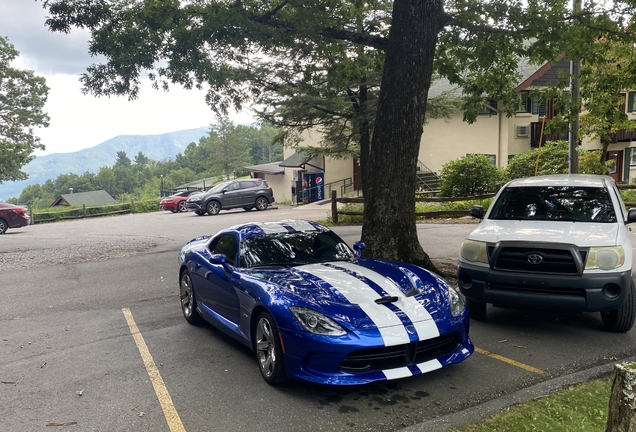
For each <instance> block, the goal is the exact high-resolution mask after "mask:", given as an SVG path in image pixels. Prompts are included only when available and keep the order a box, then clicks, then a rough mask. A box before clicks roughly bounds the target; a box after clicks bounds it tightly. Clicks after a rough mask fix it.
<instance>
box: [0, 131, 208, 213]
mask: <svg viewBox="0 0 636 432" xmlns="http://www.w3.org/2000/svg"><path fill="white" fill-rule="evenodd" d="M208 130H209V128H208V127H201V128H197V129H188V130H182V131H177V132H170V133H165V134H161V135H119V136H116V137H115V138H111V139H109V140H108V141H105V142H103V143H101V144H98V145H96V146H94V147H89V148H86V149H83V150H79V151H76V152H72V153H54V154H50V155H45V156H38V157H36V158H35V159H34V160H33V161H31V163H29V164H28V165H26V166H25V167H24V169H23V171H24V172H26V173H28V174H29V178H28V179H27V180H23V181H17V182H6V183H3V184H0V200H2V201H4V200H6V199H8V198H10V197H18V196H20V193H21V192H22V189H24V188H25V187H26V186H28V185H31V184H35V183H39V184H44V182H46V181H47V180H48V179H52V180H53V179H55V178H56V177H57V176H58V175H60V174H68V173H75V174H78V175H81V174H83V173H85V172H86V171H89V172H93V173H97V172H98V171H99V169H100V168H101V167H103V166H112V165H113V164H114V163H115V160H116V158H117V152H118V151H125V152H126V154H127V155H128V157H129V158H130V159H131V160H133V158H134V157H135V155H137V153H139V152H142V153H143V154H145V155H146V156H147V157H148V158H150V159H153V160H163V159H172V158H174V157H175V156H176V155H177V154H178V153H183V151H184V150H185V148H186V147H187V146H188V144H190V143H191V142H199V138H201V137H202V136H205V135H207V132H208Z"/></svg>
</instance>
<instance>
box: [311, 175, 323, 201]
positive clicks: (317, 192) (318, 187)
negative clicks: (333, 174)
mask: <svg viewBox="0 0 636 432" xmlns="http://www.w3.org/2000/svg"><path fill="white" fill-rule="evenodd" d="M312 176H313V185H314V187H313V189H312V190H313V199H312V201H321V200H324V199H325V173H314V174H312Z"/></svg>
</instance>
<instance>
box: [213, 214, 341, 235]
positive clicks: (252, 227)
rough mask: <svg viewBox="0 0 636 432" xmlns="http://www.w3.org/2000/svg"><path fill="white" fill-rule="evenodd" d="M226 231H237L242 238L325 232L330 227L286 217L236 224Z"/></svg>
mask: <svg viewBox="0 0 636 432" xmlns="http://www.w3.org/2000/svg"><path fill="white" fill-rule="evenodd" d="M225 231H236V232H238V233H239V235H240V236H241V238H249V237H262V236H264V235H270V234H280V233H294V232H319V231H320V232H324V231H329V228H327V227H326V226H324V225H321V224H319V223H316V222H313V221H308V220H302V219H286V220H281V221H278V222H250V223H246V224H241V225H235V226H233V227H230V228H228V229H227V230H225Z"/></svg>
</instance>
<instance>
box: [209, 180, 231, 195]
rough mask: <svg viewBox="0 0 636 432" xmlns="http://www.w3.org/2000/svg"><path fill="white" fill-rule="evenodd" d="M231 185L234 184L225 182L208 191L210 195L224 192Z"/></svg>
mask: <svg viewBox="0 0 636 432" xmlns="http://www.w3.org/2000/svg"><path fill="white" fill-rule="evenodd" d="M231 183H232V182H231V181H226V182H223V183H219V184H218V185H216V186H214V187H213V188H212V189H210V190H208V193H218V192H222V191H223V189H225V188H226V187H228V186H229V185H230V184H231Z"/></svg>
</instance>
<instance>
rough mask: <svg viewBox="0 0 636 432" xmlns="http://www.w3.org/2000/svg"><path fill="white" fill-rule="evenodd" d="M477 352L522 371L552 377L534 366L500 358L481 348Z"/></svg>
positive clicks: (476, 349)
mask: <svg viewBox="0 0 636 432" xmlns="http://www.w3.org/2000/svg"><path fill="white" fill-rule="evenodd" d="M475 352H478V353H479V354H483V355H485V356H488V357H492V358H494V359H497V360H500V361H502V362H505V363H508V364H511V365H513V366H517V367H519V368H521V369H525V370H527V371H529V372H534V373H536V374H539V375H543V376H550V374H549V373H547V372H545V371H542V370H541V369H537V368H534V367H532V366H528V365H527V364H523V363H519V362H518V361H515V360H512V359H509V358H508V357H504V356H500V355H499V354H495V353H491V352H490V351H486V350H484V349H481V348H477V347H475Z"/></svg>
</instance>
